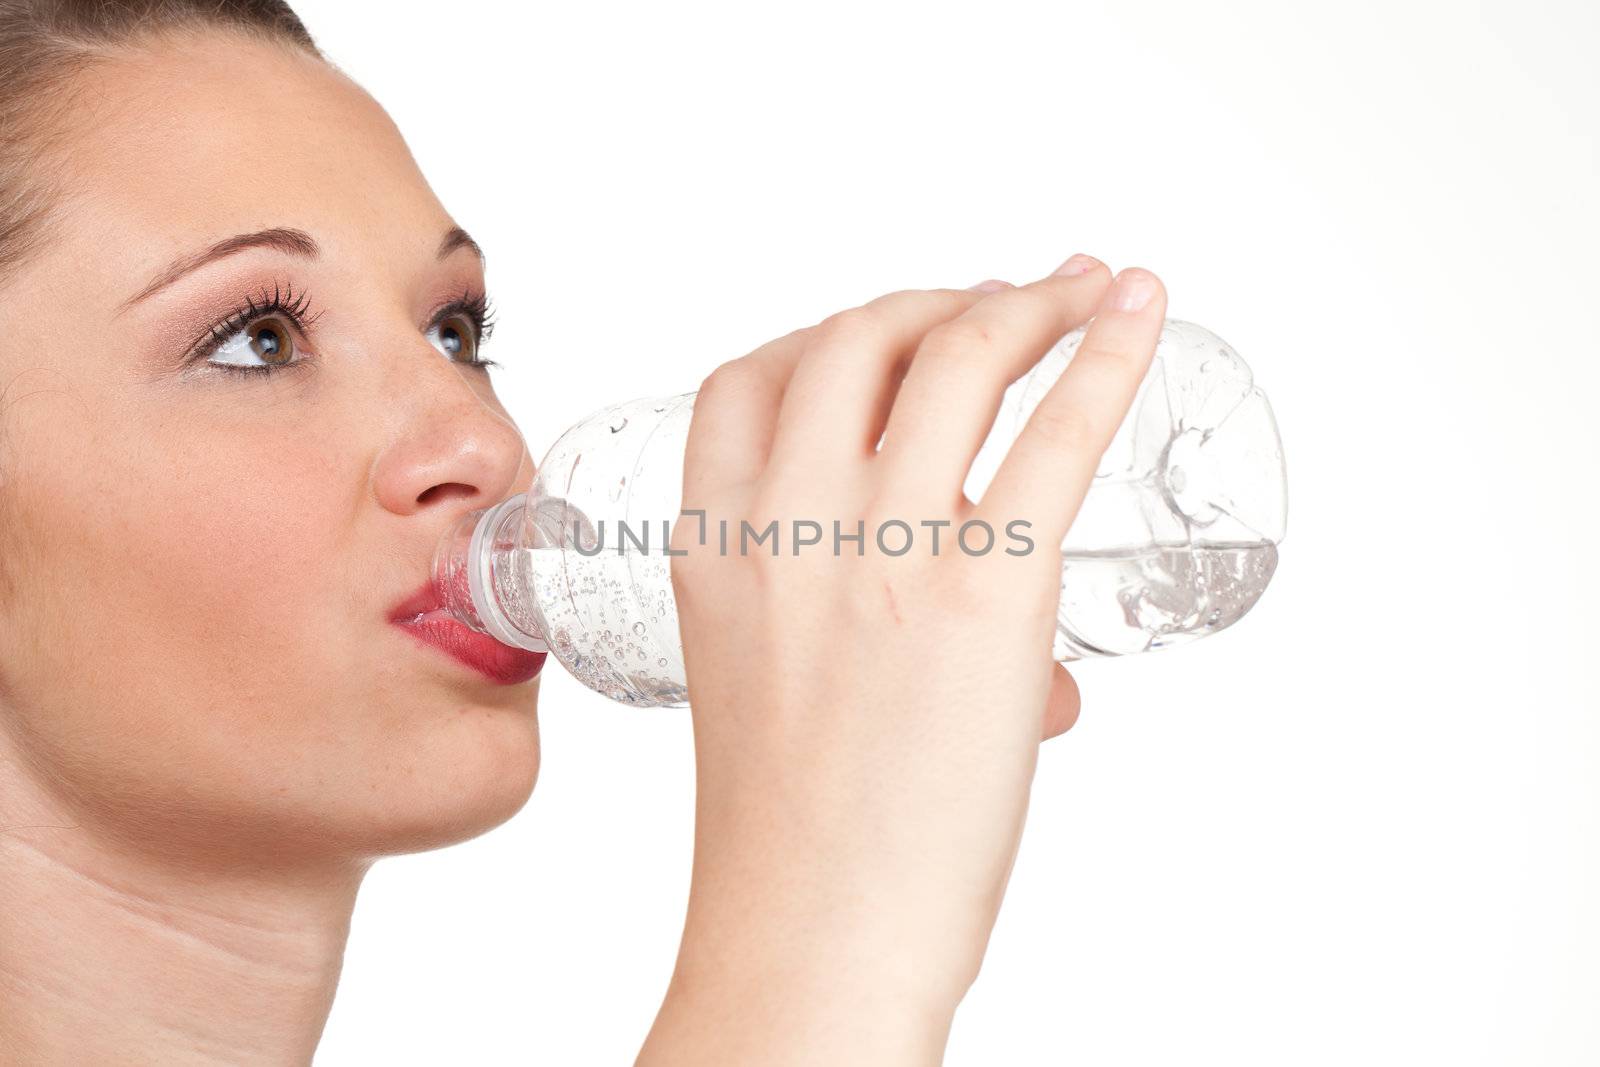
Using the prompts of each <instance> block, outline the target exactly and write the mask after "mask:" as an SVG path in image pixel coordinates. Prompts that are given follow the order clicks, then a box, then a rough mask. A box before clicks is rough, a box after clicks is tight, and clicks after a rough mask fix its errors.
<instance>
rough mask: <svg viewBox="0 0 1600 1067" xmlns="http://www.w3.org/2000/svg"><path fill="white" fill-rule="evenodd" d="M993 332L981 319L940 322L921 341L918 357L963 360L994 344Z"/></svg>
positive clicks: (964, 317) (965, 318)
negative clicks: (976, 351) (974, 352)
mask: <svg viewBox="0 0 1600 1067" xmlns="http://www.w3.org/2000/svg"><path fill="white" fill-rule="evenodd" d="M995 340H996V337H995V332H994V329H993V327H992V326H990V325H989V324H988V323H987V322H985V321H984V320H983V319H980V318H977V317H975V316H968V315H963V316H960V317H959V318H954V319H951V320H949V321H948V322H941V323H940V324H939V325H937V326H935V327H934V328H933V329H931V330H929V331H928V332H927V334H926V335H925V336H924V337H923V339H922V345H921V346H920V347H919V349H918V352H917V354H918V356H919V357H920V356H923V355H927V356H929V357H931V358H933V359H965V358H970V354H971V353H972V352H973V351H975V350H979V351H981V350H984V349H988V348H991V347H993V345H994V344H995Z"/></svg>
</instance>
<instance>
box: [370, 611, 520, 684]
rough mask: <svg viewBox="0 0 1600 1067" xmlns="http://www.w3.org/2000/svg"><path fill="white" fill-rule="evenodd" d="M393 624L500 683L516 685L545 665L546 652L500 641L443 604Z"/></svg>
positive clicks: (405, 617)
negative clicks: (464, 621) (467, 623)
mask: <svg viewBox="0 0 1600 1067" xmlns="http://www.w3.org/2000/svg"><path fill="white" fill-rule="evenodd" d="M394 624H395V625H396V626H398V627H400V628H401V629H402V630H405V631H407V632H408V633H410V634H411V635H412V636H413V637H416V638H417V639H418V640H419V641H422V642H423V643H425V644H429V645H432V646H434V647H435V648H437V649H440V650H441V651H443V652H445V653H446V654H447V655H450V656H452V657H454V658H455V659H456V660H458V661H460V662H461V663H465V664H466V665H467V666H469V667H472V668H473V669H475V670H477V671H479V672H480V673H482V674H483V675H484V676H485V677H487V678H489V679H490V680H491V681H493V682H496V683H498V684H500V685H519V684H521V683H522V682H526V681H528V680H529V679H530V678H532V677H534V676H535V675H537V674H538V673H539V671H540V669H542V668H543V667H544V657H545V655H546V653H543V652H530V651H528V650H527V649H525V648H513V647H512V646H511V645H504V644H501V643H500V642H499V641H496V640H495V639H494V638H492V637H490V636H489V635H488V634H480V633H478V632H477V631H476V630H472V629H469V628H468V627H466V626H464V625H462V624H461V623H460V622H457V621H456V619H455V618H454V617H453V616H451V615H450V613H449V612H448V611H446V610H445V609H443V608H437V607H436V608H432V609H430V610H427V611H423V612H420V613H417V614H414V615H410V616H402V617H400V618H397V619H395V620H394Z"/></svg>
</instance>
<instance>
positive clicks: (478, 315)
mask: <svg viewBox="0 0 1600 1067" xmlns="http://www.w3.org/2000/svg"><path fill="white" fill-rule="evenodd" d="M310 306H311V301H310V299H309V298H308V297H306V296H304V295H302V294H297V293H295V291H294V289H293V287H292V286H283V287H281V288H280V287H279V286H277V285H274V286H273V287H272V293H271V294H270V295H269V294H268V293H267V291H266V290H265V289H263V290H262V291H261V294H260V297H259V299H258V298H257V297H253V296H252V297H246V298H245V302H244V305H243V306H242V307H238V308H235V309H234V310H233V311H232V312H230V313H229V314H228V315H227V317H226V318H224V319H223V320H222V321H220V322H217V323H215V324H213V325H212V326H211V328H210V329H209V330H207V331H206V335H205V336H204V337H202V338H201V339H200V340H199V341H198V342H196V344H195V345H194V346H193V347H191V348H190V351H189V355H188V356H187V357H186V358H185V359H184V363H185V365H186V366H187V365H194V364H204V363H205V361H206V360H207V359H209V358H210V357H211V356H213V355H215V354H216V352H217V350H218V349H219V348H221V347H222V345H223V343H224V342H226V341H227V340H228V339H229V338H231V337H232V336H233V335H234V334H236V333H238V332H239V331H240V330H243V329H245V328H246V327H248V326H250V325H252V324H253V323H254V322H255V321H256V320H257V319H263V318H266V317H267V316H269V315H279V316H282V317H283V318H285V319H287V320H288V321H289V323H290V325H292V326H293V327H294V328H295V330H296V331H297V332H298V333H300V334H302V335H304V334H305V333H306V332H307V330H308V329H309V328H310V327H311V326H312V324H314V323H315V322H316V321H317V319H319V318H321V317H322V313H321V312H320V311H319V312H317V313H316V314H314V315H312V314H308V311H309V309H310ZM452 315H465V316H466V318H467V321H469V322H471V323H472V328H473V331H474V332H475V333H476V334H477V343H476V344H475V345H474V346H473V348H474V351H476V350H478V349H481V348H482V347H483V344H484V342H486V341H488V340H489V335H490V334H492V333H493V332H494V311H493V310H492V307H491V305H490V303H489V298H488V296H487V294H485V293H482V292H473V291H471V290H465V291H463V292H462V294H461V295H460V296H458V297H456V298H455V299H454V300H452V301H450V302H449V303H448V304H446V305H444V306H443V307H441V308H440V309H439V310H438V311H436V312H434V314H433V318H432V319H430V320H429V321H428V326H427V328H428V330H433V329H434V328H436V327H437V326H439V325H440V324H441V323H443V322H444V321H445V320H446V319H448V318H450V317H451V316H452ZM306 362H308V361H307V360H303V359H297V360H294V361H292V362H290V363H286V364H279V365H276V366H274V365H272V364H262V365H261V366H259V367H250V366H242V365H240V364H237V363H214V364H210V366H212V367H215V368H217V369H218V370H222V371H225V372H227V373H230V374H272V373H274V372H275V371H279V370H283V369H285V368H287V367H298V366H300V365H301V364H303V363H306ZM455 362H457V363H460V364H462V365H463V366H467V367H480V368H483V369H484V370H487V369H488V368H490V367H498V366H500V364H499V363H498V362H496V361H495V360H492V359H471V360H456V361H455Z"/></svg>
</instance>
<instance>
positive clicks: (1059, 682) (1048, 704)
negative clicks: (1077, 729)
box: [1043, 663, 1082, 741]
mask: <svg viewBox="0 0 1600 1067" xmlns="http://www.w3.org/2000/svg"><path fill="white" fill-rule="evenodd" d="M1081 704H1082V700H1081V697H1080V695H1079V693H1078V683H1077V682H1076V681H1074V680H1073V677H1072V675H1070V674H1068V673H1067V668H1066V667H1065V666H1063V665H1062V664H1060V663H1057V664H1056V665H1055V672H1054V673H1053V674H1052V676H1051V678H1050V697H1049V699H1047V700H1046V701H1045V705H1044V737H1043V740H1045V741H1048V740H1050V738H1052V737H1055V736H1057V735H1058V734H1064V733H1066V732H1067V731H1068V730H1070V729H1072V724H1073V723H1075V722H1077V721H1078V708H1079V706H1080V705H1081Z"/></svg>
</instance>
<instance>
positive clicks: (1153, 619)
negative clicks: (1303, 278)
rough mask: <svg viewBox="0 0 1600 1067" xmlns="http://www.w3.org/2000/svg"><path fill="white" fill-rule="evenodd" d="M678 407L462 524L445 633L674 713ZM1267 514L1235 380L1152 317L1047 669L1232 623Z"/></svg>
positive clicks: (1270, 441) (1267, 564) (1019, 395)
mask: <svg viewBox="0 0 1600 1067" xmlns="http://www.w3.org/2000/svg"><path fill="white" fill-rule="evenodd" d="M1083 337H1084V331H1083V329H1081V328H1080V329H1078V330H1075V331H1073V332H1072V333H1070V334H1067V335H1066V336H1065V337H1063V338H1062V339H1061V340H1060V341H1059V342H1057V344H1056V345H1055V346H1054V347H1053V348H1052V349H1051V350H1050V351H1049V352H1048V353H1047V354H1046V355H1045V357H1044V358H1043V359H1041V360H1040V361H1039V363H1038V364H1036V365H1035V367H1034V368H1033V369H1032V370H1031V371H1030V372H1029V373H1028V374H1027V375H1026V376H1025V377H1024V378H1022V379H1021V380H1019V381H1018V382H1016V383H1013V385H1012V386H1011V387H1010V389H1008V390H1007V392H1006V397H1005V401H1004V404H1003V406H1002V408H1001V412H1000V416H999V418H998V419H997V420H996V422H995V425H994V427H993V429H992V430H991V431H990V434H989V437H988V439H987V440H986V441H985V443H984V446H983V448H982V450H981V451H980V452H979V454H978V457H977V460H976V461H975V462H974V464H973V467H972V470H971V473H970V474H969V476H968V478H967V481H966V483H965V485H964V487H963V488H964V489H965V491H966V493H967V496H968V497H969V498H970V499H973V500H976V499H978V498H979V497H980V496H981V495H982V491H983V489H984V487H986V486H987V484H988V482H989V479H990V478H992V477H993V473H994V470H995V469H996V468H997V467H998V464H999V462H1000V460H1001V459H1003V458H1004V455H1005V452H1006V450H1007V449H1009V447H1010V445H1011V443H1012V442H1013V441H1014V440H1015V439H1016V437H1017V435H1018V434H1019V433H1020V432H1021V430H1022V428H1023V425H1024V424H1025V423H1026V422H1027V419H1028V416H1029V414H1030V413H1031V412H1032V411H1033V409H1034V407H1036V406H1037V405H1038V403H1039V400H1040V399H1041V398H1042V397H1043V396H1044V394H1045V393H1046V391H1047V390H1048V389H1049V388H1050V386H1051V385H1052V384H1053V383H1054V382H1055V381H1056V379H1057V378H1059V377H1060V375H1061V372H1062V371H1063V370H1065V369H1066V367H1067V365H1068V364H1069V363H1070V362H1071V360H1072V357H1073V354H1074V352H1076V351H1077V348H1078V345H1079V344H1080V343H1081V342H1082V340H1083ZM694 397H695V394H693V393H686V394H683V395H680V396H673V397H666V398H656V399H642V400H634V401H630V402H628V403H625V404H619V405H617V406H615V407H610V408H606V409H604V410H602V411H599V412H596V413H595V414H593V415H591V416H589V417H588V418H586V419H584V420H583V421H582V422H579V423H578V424H577V425H575V426H573V427H572V428H571V429H569V430H568V431H567V432H566V433H564V434H563V435H562V436H561V437H560V439H558V440H557V441H556V443H555V444H554V445H553V446H552V447H551V449H550V451H549V453H548V454H546V456H545V458H544V461H543V462H542V463H541V464H540V465H539V470H538V475H537V477H536V478H535V479H534V483H533V486H532V487H531V488H530V489H529V491H528V492H527V493H523V494H518V495H517V496H515V497H512V498H511V499H509V500H506V501H504V502H502V503H500V504H498V505H496V506H494V507H490V508H485V509H483V510H481V511H476V512H473V513H471V514H469V515H466V516H464V517H463V519H462V520H461V522H460V523H459V524H458V525H457V526H456V528H455V529H453V530H452V531H450V532H449V533H448V534H447V535H446V536H445V538H444V539H443V541H442V542H441V543H440V546H439V550H438V552H437V554H436V556H435V560H434V574H435V580H436V582H437V583H438V584H439V586H440V588H441V591H442V592H443V593H444V598H445V601H446V603H447V605H448V607H449V608H450V609H451V611H452V613H453V614H454V615H455V616H456V618H458V619H459V620H460V621H461V622H463V623H465V624H466V625H468V626H470V627H472V628H473V629H475V630H479V631H481V632H486V633H488V634H490V635H491V636H493V637H495V638H496V639H498V640H500V641H503V642H505V643H506V644H510V645H515V646H518V647H521V648H528V649H536V650H546V649H547V650H549V651H550V652H552V653H554V655H555V657H556V658H557V659H558V660H559V661H560V662H561V664H562V666H563V667H565V668H566V669H567V671H568V672H570V673H571V674H572V675H573V676H574V677H576V678H577V679H578V680H579V681H581V682H583V683H584V684H585V685H587V686H589V687H590V688H591V689H594V690H595V691H597V692H599V693H603V694H604V695H606V696H608V697H610V698H611V699H613V700H617V701H620V702H622V703H625V704H635V705H642V706H657V707H667V706H674V707H676V706H683V705H684V704H685V703H687V700H688V695H689V693H688V688H687V685H686V680H685V673H684V665H683V648H682V644H681V642H680V639H679V635H678V614H677V610H676V607H675V605H674V603H673V594H672V583H671V570H670V567H671V557H670V556H669V555H668V554H667V551H666V550H667V547H668V545H669V543H670V541H669V530H670V527H669V525H668V524H669V523H676V522H696V521H698V520H696V519H694V518H683V517H680V514H679V508H680V504H681V499H682V496H681V493H682V479H683V454H684V444H685V441H686V440H687V436H688V430H689V422H690V418H691V415H692V413H693V408H694ZM1287 505H1288V490H1287V483H1286V480H1285V472H1284V460H1283V447H1282V444H1281V442H1280V441H1279V437H1278V430H1277V425H1276V423H1275V421H1274V419H1273V416H1272V409H1271V408H1270V407H1269V406H1268V404H1267V398H1266V396H1265V394H1263V393H1262V391H1261V390H1260V389H1259V388H1257V387H1256V386H1255V385H1254V382H1253V381H1252V378H1251V374H1250V370H1249V368H1248V367H1247V366H1246V365H1245V363H1244V361H1243V360H1242V359H1240V358H1239V356H1238V354H1237V353H1236V352H1235V351H1234V350H1233V348H1232V346H1230V345H1228V344H1227V343H1226V342H1224V341H1223V340H1222V339H1221V338H1219V337H1217V336H1216V335H1215V334H1213V333H1211V332H1210V331H1209V330H1206V329H1204V328H1202V327H1200V326H1196V325H1194V324H1193V323H1188V322H1182V321H1179V320H1176V319H1168V320H1167V321H1166V322H1165V324H1164V325H1163V328H1162V331H1161V338H1160V341H1159V342H1158V343H1157V346H1156V353H1155V359H1154V361H1153V362H1152V364H1151V367H1150V371H1149V373H1148V374H1147V376H1146V377H1145V380H1144V382H1143V383H1142V384H1141V385H1140V387H1139V392H1138V394H1137V395H1136V396H1135V398H1134V401H1133V404H1132V406H1131V407H1130V409H1129V411H1128V415H1127V417H1126V418H1125V419H1124V421H1123V423H1122V425H1121V426H1120V427H1119V428H1118V430H1117V433H1116V435H1115V437H1114V439H1113V440H1112V442H1111V444H1110V446H1109V447H1108V448H1107V449H1106V452H1105V454H1104V456H1103V457H1102V459H1101V461H1100V464H1099V466H1098V468H1097V471H1096V473H1095V476H1094V480H1093V482H1092V483H1091V485H1090V488H1089V491H1088V493H1087V495H1086V496H1085V497H1084V500H1083V503H1082V506H1081V507H1080V509H1079V511H1078V514H1077V516H1076V517H1075V518H1074V520H1073V522H1072V526H1071V529H1070V530H1069V531H1068V533H1067V536H1066V538H1065V539H1064V540H1063V541H1062V543H1061V547H1060V551H1061V596H1060V606H1059V608H1058V611H1057V617H1056V636H1055V643H1054V650H1053V651H1054V656H1055V658H1056V659H1057V660H1060V661H1068V660H1076V659H1081V658H1085V657H1093V656H1119V655H1128V654H1132V653H1137V652H1147V651H1151V650H1154V649H1160V648H1170V647H1172V646H1175V645H1180V644H1184V643H1187V642H1190V641H1194V640H1196V639H1198V638H1201V637H1204V636H1206V635H1208V634H1212V633H1216V632H1217V631H1218V630H1222V629H1225V628H1227V627H1229V626H1231V625H1233V624H1234V623H1235V622H1237V621H1238V620H1239V619H1240V618H1242V617H1243V616H1244V615H1245V613H1246V612H1248V611H1249V610H1250V609H1251V607H1252V606H1254V605H1255V603H1256V601H1257V600H1258V599H1259V598H1260V596H1261V593H1262V591H1263V590H1264V589H1265V588H1266V587H1267V583H1268V582H1269V581H1270V580H1271V578H1272V575H1273V572H1274V570H1275V569H1276V567H1277V562H1278V549H1277V546H1278V543H1279V542H1280V541H1282V540H1283V537H1284V532H1285V521H1286V518H1287ZM706 528H707V529H708V530H711V529H714V526H713V524H711V523H707V524H706ZM950 533H951V532H950V531H946V538H945V539H942V542H941V549H940V550H941V551H948V550H949V549H948V547H946V546H947V545H948V539H949V536H950ZM714 536H715V534H712V537H714ZM735 536H737V531H735ZM872 541H873V535H872V533H871V532H869V533H868V534H867V543H866V550H867V551H872V550H873V545H872ZM680 543H682V542H680ZM710 543H714V542H710ZM852 547H853V546H852ZM760 550H766V549H765V548H762V549H760ZM1036 550H1037V549H1036Z"/></svg>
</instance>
